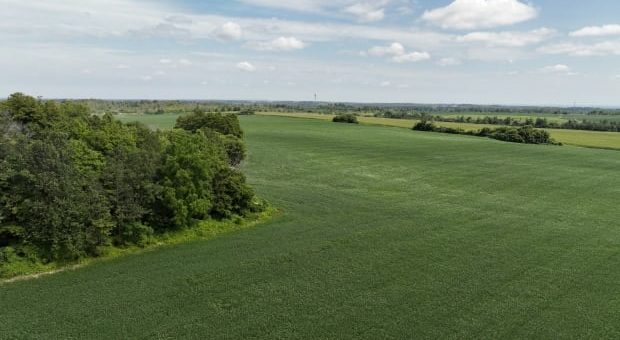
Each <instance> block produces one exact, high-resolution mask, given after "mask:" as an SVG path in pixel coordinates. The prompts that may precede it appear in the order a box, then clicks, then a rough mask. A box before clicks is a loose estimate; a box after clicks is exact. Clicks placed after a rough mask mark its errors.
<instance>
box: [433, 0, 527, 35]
mask: <svg viewBox="0 0 620 340" xmlns="http://www.w3.org/2000/svg"><path fill="white" fill-rule="evenodd" d="M537 14H538V13H537V10H536V9H535V8H534V7H532V6H531V5H528V4H524V3H522V2H520V1H519V0H455V1H454V2H452V3H451V4H450V5H448V6H446V7H441V8H437V9H434V10H431V11H426V12H424V15H423V16H422V19H423V20H425V21H428V22H430V23H432V24H435V25H438V26H440V27H442V28H444V29H459V30H471V29H479V28H491V27H497V26H505V25H512V24H516V23H519V22H523V21H527V20H530V19H533V18H535V17H536V15H537Z"/></svg>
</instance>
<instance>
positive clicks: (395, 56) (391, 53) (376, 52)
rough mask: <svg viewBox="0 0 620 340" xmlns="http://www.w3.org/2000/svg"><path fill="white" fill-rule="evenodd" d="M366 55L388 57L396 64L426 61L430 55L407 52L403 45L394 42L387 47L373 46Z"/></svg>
mask: <svg viewBox="0 0 620 340" xmlns="http://www.w3.org/2000/svg"><path fill="white" fill-rule="evenodd" d="M368 54H369V55H372V56H376V57H390V60H392V61H393V62H397V63H403V62H418V61H423V60H428V59H430V58H431V55H430V54H429V53H428V52H409V53H408V52H407V51H406V50H405V47H404V46H403V44H401V43H399V42H394V43H392V44H390V45H389V46H375V47H373V48H371V49H369V50H368Z"/></svg>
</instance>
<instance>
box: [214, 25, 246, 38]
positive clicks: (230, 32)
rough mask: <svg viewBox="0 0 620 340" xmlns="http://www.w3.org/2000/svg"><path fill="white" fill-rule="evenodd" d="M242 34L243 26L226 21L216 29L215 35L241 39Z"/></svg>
mask: <svg viewBox="0 0 620 340" xmlns="http://www.w3.org/2000/svg"><path fill="white" fill-rule="evenodd" d="M242 35H243V30H242V29H241V26H240V25H239V24H237V23H235V22H232V21H228V22H226V23H224V24H223V25H221V26H220V27H219V28H218V29H217V30H216V31H215V36H216V37H218V38H219V39H222V40H239V39H241V36H242Z"/></svg>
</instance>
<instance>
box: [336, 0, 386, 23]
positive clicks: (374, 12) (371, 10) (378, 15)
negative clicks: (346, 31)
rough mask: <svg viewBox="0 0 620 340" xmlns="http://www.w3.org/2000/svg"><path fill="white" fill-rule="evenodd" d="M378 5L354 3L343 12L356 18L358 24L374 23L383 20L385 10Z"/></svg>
mask: <svg viewBox="0 0 620 340" xmlns="http://www.w3.org/2000/svg"><path fill="white" fill-rule="evenodd" d="M380 6H381V3H379V4H369V3H356V4H353V5H351V6H348V7H347V8H345V9H344V11H345V12H347V13H350V14H353V15H355V16H357V18H358V20H359V21H360V22H374V21H380V20H383V18H384V17H385V9H384V8H382V7H380Z"/></svg>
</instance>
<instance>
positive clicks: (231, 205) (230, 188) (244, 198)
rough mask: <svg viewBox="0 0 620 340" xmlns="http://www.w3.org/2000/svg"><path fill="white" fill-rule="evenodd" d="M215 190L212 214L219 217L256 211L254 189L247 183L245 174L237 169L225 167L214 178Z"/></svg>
mask: <svg viewBox="0 0 620 340" xmlns="http://www.w3.org/2000/svg"><path fill="white" fill-rule="evenodd" d="M213 192H214V197H215V198H216V199H215V201H214V202H213V206H212V207H211V214H212V215H213V216H216V217H218V218H230V217H232V216H233V215H246V214H248V213H250V212H255V211H253V210H254V206H253V204H252V198H253V197H254V191H253V190H252V189H251V188H250V187H249V186H248V185H247V184H246V182H245V176H244V175H243V174H242V173H240V172H239V171H237V170H234V169H230V168H225V169H222V171H219V172H218V173H217V174H216V175H215V178H214V179H213Z"/></svg>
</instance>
